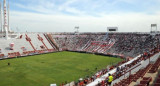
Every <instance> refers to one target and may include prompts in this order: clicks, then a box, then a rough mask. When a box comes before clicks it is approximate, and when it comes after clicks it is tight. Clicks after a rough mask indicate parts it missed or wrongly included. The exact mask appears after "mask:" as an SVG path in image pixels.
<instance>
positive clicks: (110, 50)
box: [52, 33, 160, 57]
mask: <svg viewBox="0 0 160 86" xmlns="http://www.w3.org/2000/svg"><path fill="white" fill-rule="evenodd" d="M52 38H53V40H54V41H55V42H56V44H57V45H58V47H59V48H60V50H72V51H85V52H97V53H104V54H119V55H123V56H125V57H135V56H138V55H139V54H142V53H144V52H149V51H150V50H151V49H154V48H155V47H157V46H159V44H160V40H159V38H160V35H156V36H152V35H150V34H138V33H109V34H108V35H106V34H105V33H97V34H96V33H94V34H93V33H90V34H89V33H87V34H79V35H74V34H60V35H57V34H56V35H55V34H52Z"/></svg>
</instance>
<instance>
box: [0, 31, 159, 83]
mask: <svg viewBox="0 0 160 86" xmlns="http://www.w3.org/2000/svg"><path fill="white" fill-rule="evenodd" d="M46 36H48V38H50V39H47V40H50V41H52V44H53V45H52V47H53V49H46V48H47V47H46V45H45V44H44V43H43V44H44V45H43V46H42V45H41V46H39V47H46V48H42V49H41V50H36V49H34V50H33V51H23V53H22V54H20V53H19V52H13V53H8V57H17V56H23V55H34V54H42V53H47V52H56V51H63V50H70V51H83V52H91V53H103V54H111V55H115V54H116V55H123V56H124V57H136V56H138V55H140V54H141V57H140V58H138V59H137V60H135V61H133V62H132V63H130V64H127V65H125V66H122V67H118V66H119V65H120V64H123V63H124V62H127V61H129V60H128V59H126V60H125V61H123V62H121V63H119V64H117V65H113V66H111V67H110V68H106V69H102V70H100V71H98V72H97V73H96V74H94V75H92V76H91V77H86V78H84V79H83V80H82V81H78V82H76V83H75V85H76V86H83V85H86V84H88V83H90V82H93V81H94V80H95V79H97V78H99V77H101V76H102V75H104V74H106V73H107V72H108V71H109V70H111V69H113V68H117V71H118V72H116V73H115V74H113V77H114V79H117V78H119V77H121V76H122V75H123V74H124V73H125V72H126V71H127V70H128V69H130V68H131V67H133V66H134V65H136V64H138V63H139V62H140V61H142V60H146V59H148V58H150V57H151V56H152V55H154V54H155V53H157V52H159V50H160V35H159V34H157V35H155V36H152V35H150V34H143V33H141V34H139V33H108V34H107V35H106V33H81V34H76V35H75V34H73V33H59V34H48V35H46ZM49 36H51V37H49ZM21 38H22V37H21ZM25 39H26V41H28V42H30V44H31V42H32V40H31V37H28V36H27V34H26V38H25ZM37 39H39V40H40V41H42V42H43V38H42V37H40V36H38V37H37ZM32 47H33V48H34V46H33V45H32ZM25 50H26V49H25ZM2 57H4V54H0V58H2ZM159 66H160V60H158V62H156V63H155V64H154V65H148V66H147V69H142V70H139V71H138V72H137V73H138V74H136V75H130V76H129V77H128V78H127V79H124V80H123V81H121V82H124V83H127V84H130V83H131V82H130V81H135V80H136V79H137V77H141V76H140V75H144V74H145V72H146V71H148V70H149V71H150V72H155V71H157V70H158V69H157V68H156V67H159ZM139 74H140V75H139ZM106 79H107V78H106ZM128 80H129V81H128ZM145 80H147V81H150V78H148V77H144V81H145ZM144 81H143V80H142V83H143V82H144ZM121 82H120V83H117V84H118V85H119V84H123V83H121ZM106 84H107V83H106V81H102V82H99V84H98V86H105V85H106ZM117 84H115V86H118V85H117ZM63 85H64V83H62V84H61V86H63Z"/></svg>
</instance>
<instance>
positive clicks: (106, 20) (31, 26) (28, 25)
mask: <svg viewBox="0 0 160 86" xmlns="http://www.w3.org/2000/svg"><path fill="white" fill-rule="evenodd" d="M11 14H12V15H11V17H10V18H11V19H10V25H11V28H13V29H14V30H15V28H16V27H19V29H20V31H21V32H24V31H26V30H27V31H28V32H37V31H38V32H74V27H75V26H79V27H80V32H106V31H107V29H106V28H107V27H110V26H118V27H119V31H120V32H135V31H137V32H149V31H150V24H152V23H156V24H158V25H159V24H160V23H159V21H160V16H159V14H156V15H147V14H141V13H128V14H126V13H123V14H115V15H103V16H101V17H94V16H69V15H49V14H38V13H29V12H23V13H21V12H17V11H12V12H11Z"/></svg>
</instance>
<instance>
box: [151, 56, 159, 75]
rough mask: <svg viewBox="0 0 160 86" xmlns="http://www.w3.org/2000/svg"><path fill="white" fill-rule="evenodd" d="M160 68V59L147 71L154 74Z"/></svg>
mask: <svg viewBox="0 0 160 86" xmlns="http://www.w3.org/2000/svg"><path fill="white" fill-rule="evenodd" d="M159 66H160V58H158V60H157V61H156V62H155V63H154V64H153V66H152V68H151V69H150V70H149V73H155V72H156V71H157V70H158V68H159Z"/></svg>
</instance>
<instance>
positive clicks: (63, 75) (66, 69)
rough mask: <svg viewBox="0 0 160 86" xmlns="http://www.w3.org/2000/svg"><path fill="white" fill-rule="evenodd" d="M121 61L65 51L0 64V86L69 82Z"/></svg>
mask: <svg viewBox="0 0 160 86" xmlns="http://www.w3.org/2000/svg"><path fill="white" fill-rule="evenodd" d="M121 60H122V59H120V58H113V57H106V56H100V55H92V54H85V53H75V52H66V51H65V52H57V53H50V54H43V55H36V56H28V57H24V58H15V59H7V60H0V86H50V84H53V83H56V84H60V83H61V82H65V81H67V82H71V81H75V80H78V79H79V78H80V77H86V76H87V75H89V76H90V75H92V74H94V73H95V72H96V71H97V70H95V68H96V67H97V68H98V70H100V69H103V68H106V66H107V65H109V64H111V62H112V63H117V62H119V61H121ZM8 62H9V63H10V66H8ZM87 69H89V70H88V71H87Z"/></svg>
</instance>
